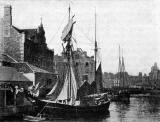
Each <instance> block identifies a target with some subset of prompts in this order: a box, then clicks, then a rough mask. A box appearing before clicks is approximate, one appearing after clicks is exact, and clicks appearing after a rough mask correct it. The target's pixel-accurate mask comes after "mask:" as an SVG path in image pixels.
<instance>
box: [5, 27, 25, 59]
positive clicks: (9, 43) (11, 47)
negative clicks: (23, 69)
mask: <svg viewBox="0 0 160 122" xmlns="http://www.w3.org/2000/svg"><path fill="white" fill-rule="evenodd" d="M10 30H11V31H10V36H9V37H4V53H5V54H7V55H9V56H11V57H12V58H14V59H15V60H17V61H19V62H20V61H23V52H24V47H23V46H24V44H23V43H24V40H23V39H24V38H23V34H21V33H19V32H18V31H17V30H16V29H15V28H14V27H13V26H12V27H10Z"/></svg>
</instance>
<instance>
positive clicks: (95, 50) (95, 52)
mask: <svg viewBox="0 0 160 122" xmlns="http://www.w3.org/2000/svg"><path fill="white" fill-rule="evenodd" d="M96 24H97V23H96V10H95V49H94V55H95V78H94V79H95V82H96V67H97V66H96V64H97V40H96V38H97V37H96V29H97V28H96Z"/></svg>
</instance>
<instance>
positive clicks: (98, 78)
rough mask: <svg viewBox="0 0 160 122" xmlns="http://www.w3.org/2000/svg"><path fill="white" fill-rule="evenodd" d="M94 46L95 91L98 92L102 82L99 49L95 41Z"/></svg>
mask: <svg viewBox="0 0 160 122" xmlns="http://www.w3.org/2000/svg"><path fill="white" fill-rule="evenodd" d="M95 48H96V49H97V50H96V71H95V81H96V87H97V88H96V89H97V93H100V92H101V90H102V88H103V84H102V67H101V56H100V50H99V49H98V46H97V41H96V42H95Z"/></svg>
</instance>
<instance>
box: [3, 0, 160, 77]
mask: <svg viewBox="0 0 160 122" xmlns="http://www.w3.org/2000/svg"><path fill="white" fill-rule="evenodd" d="M46 1H47V2H46ZM69 3H70V5H71V11H72V15H74V14H75V18H74V20H75V21H76V24H75V26H74V33H73V36H74V37H75V38H76V40H77V44H76V45H75V46H76V47H80V48H82V49H83V50H86V51H87V52H88V54H89V55H92V54H93V48H94V45H93V42H94V12H95V8H96V12H97V41H98V42H99V45H100V48H101V53H102V54H101V55H102V65H103V67H102V68H103V71H107V72H113V73H115V72H117V70H118V45H121V47H123V52H124V59H125V66H126V70H127V72H129V74H132V75H136V74H138V72H143V73H148V72H150V70H151V69H150V68H151V66H152V65H153V64H154V62H157V63H158V65H160V48H159V47H160V0H74V1H68V0H34V2H33V1H32V0H10V1H9V0H8V1H7V0H1V1H0V7H1V8H0V10H1V12H0V16H1V17H2V16H3V5H5V4H11V5H12V8H13V11H12V13H13V25H14V26H16V27H18V28H36V27H37V26H38V25H39V24H40V18H41V17H42V20H43V25H44V29H45V32H46V39H47V44H48V47H49V48H51V49H54V50H55V54H57V53H58V54H60V52H61V51H62V47H61V39H60V36H61V33H62V30H63V28H64V26H65V25H66V24H67V20H68V5H69Z"/></svg>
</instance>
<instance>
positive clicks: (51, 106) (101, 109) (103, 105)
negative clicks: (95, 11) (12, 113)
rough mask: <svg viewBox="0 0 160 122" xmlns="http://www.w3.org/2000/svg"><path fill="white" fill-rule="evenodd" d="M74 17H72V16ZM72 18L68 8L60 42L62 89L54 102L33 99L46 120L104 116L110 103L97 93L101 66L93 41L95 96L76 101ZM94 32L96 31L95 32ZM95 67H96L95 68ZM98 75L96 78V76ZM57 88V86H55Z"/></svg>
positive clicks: (76, 87)
mask: <svg viewBox="0 0 160 122" xmlns="http://www.w3.org/2000/svg"><path fill="white" fill-rule="evenodd" d="M73 17H74V16H73ZM73 17H72V18H70V7H69V21H68V24H67V25H66V27H65V28H64V30H63V32H62V37H61V39H62V41H63V45H65V46H64V49H63V51H64V52H63V54H65V58H66V60H67V63H66V67H67V68H66V75H65V78H64V83H63V86H62V89H61V91H60V93H59V95H58V96H57V98H56V99H55V100H52V99H50V100H47V99H38V98H35V97H34V100H35V103H34V104H35V105H36V106H37V111H41V114H43V116H45V117H47V118H52V117H54V118H55V117H56V118H70V117H72V118H74V117H85V116H86V117H89V116H92V117H93V116H101V115H106V113H108V111H109V105H110V101H109V99H108V98H107V96H106V94H101V93H100V92H99V91H100V90H99V88H100V86H99V80H101V78H102V76H101V78H100V76H99V75H102V73H98V72H99V70H101V64H99V65H96V63H97V61H96V60H97V58H96V56H97V50H98V48H97V42H96V39H95V82H96V85H98V86H96V88H95V89H96V91H97V95H96V94H93V95H90V96H84V98H83V99H77V90H78V85H77V81H76V76H75V73H74V66H75V65H74V57H73V49H74V48H73V41H72V31H73V26H74V24H75V21H74V20H73ZM95 32H96V31H95ZM96 66H97V67H96ZM97 75H98V76H97ZM56 86H57V85H56ZM54 87H55V86H54ZM54 87H53V89H52V90H51V91H50V92H49V95H51V94H52V93H53V91H54V90H55V88H54Z"/></svg>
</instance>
